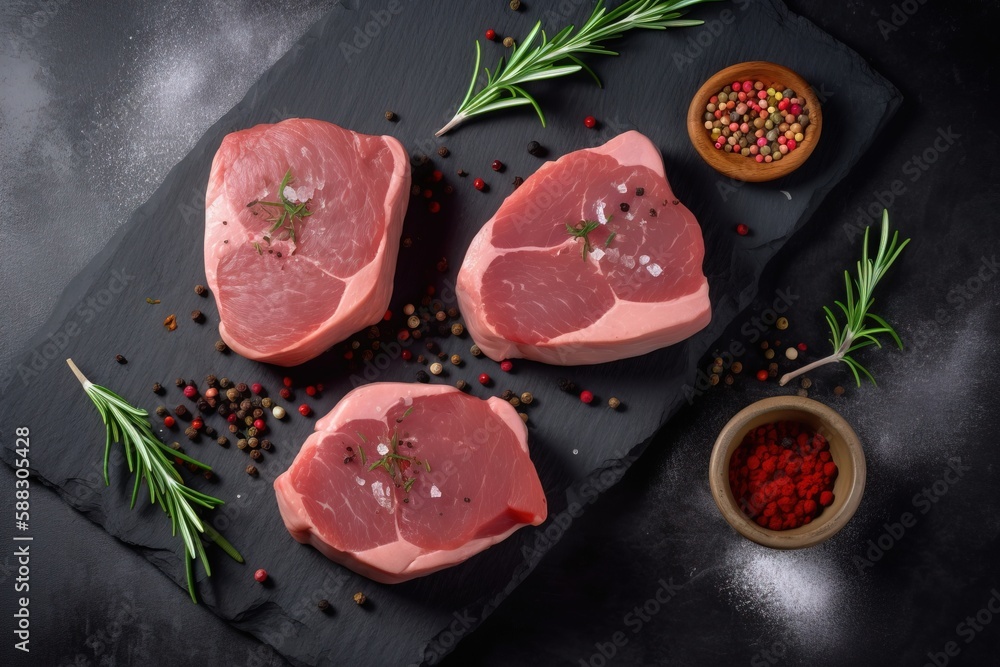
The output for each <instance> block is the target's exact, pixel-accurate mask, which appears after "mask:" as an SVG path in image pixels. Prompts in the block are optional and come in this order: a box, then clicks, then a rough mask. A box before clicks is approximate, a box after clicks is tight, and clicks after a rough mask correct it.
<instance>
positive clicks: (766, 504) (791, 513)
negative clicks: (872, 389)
mask: <svg viewBox="0 0 1000 667" xmlns="http://www.w3.org/2000/svg"><path fill="white" fill-rule="evenodd" d="M709 486H710V487H711V490H712V497H713V498H714V499H715V503H716V505H718V507H719V510H720V511H721V512H722V516H723V517H725V519H726V521H728V522H729V525H731V526H732V527H733V528H734V529H736V531H737V532H739V533H740V534H742V535H743V536H744V537H747V538H749V539H751V540H753V541H754V542H757V543H758V544H763V545H764V546H768V547H773V548H776V549H799V548H802V547H809V546H813V545H816V544H819V543H820V542H823V541H825V540H827V539H829V538H830V537H832V536H833V535H834V534H835V533H837V531H839V530H840V529H841V528H843V527H844V526H845V525H846V524H847V522H848V521H849V520H850V519H851V517H852V516H854V513H855V511H856V510H857V509H858V505H860V503H861V496H862V495H863V494H864V488H865V457H864V452H863V451H862V449H861V441H860V440H859V439H858V436H857V434H856V433H855V432H854V429H852V428H851V426H850V424H848V423H847V422H846V421H845V420H844V418H843V417H841V416H840V415H839V414H837V412H836V411H834V410H833V409H831V408H829V407H827V406H825V405H823V404H822V403H819V402H818V401H814V400H811V399H808V398H802V397H799V396H777V397H773V398H766V399H764V400H761V401H757V402H756V403H753V404H752V405H750V406H748V407H746V408H744V409H743V410H741V411H740V412H738V413H737V414H736V416H734V417H733V418H732V419H731V420H729V423H727V424H726V425H725V427H724V428H723V429H722V432H721V433H719V437H718V438H717V439H716V441H715V447H714V449H713V450H712V458H711V463H710V464H709Z"/></svg>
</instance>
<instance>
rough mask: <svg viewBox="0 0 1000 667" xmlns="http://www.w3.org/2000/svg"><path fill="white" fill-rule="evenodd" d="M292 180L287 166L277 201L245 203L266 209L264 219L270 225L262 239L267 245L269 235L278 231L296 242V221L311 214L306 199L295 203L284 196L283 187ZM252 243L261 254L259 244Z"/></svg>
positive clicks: (251, 206)
mask: <svg viewBox="0 0 1000 667" xmlns="http://www.w3.org/2000/svg"><path fill="white" fill-rule="evenodd" d="M292 180H293V179H292V170H291V168H289V169H288V171H286V172H285V176H284V178H282V179H281V184H280V185H279V186H278V201H261V200H257V201H252V202H250V203H249V204H247V206H248V207H249V208H253V207H254V206H261V207H264V208H266V209H268V211H267V212H268V217H266V218H265V220H267V222H270V223H271V226H270V228H268V230H267V234H268V236H265V237H264V239H265V240H266V241H267V243H268V244H269V245H270V243H271V237H270V235H272V234H274V233H275V232H278V231H284V232H285V239H287V240H289V241H291V242H292V243H298V240H297V234H298V229H297V227H296V223H299V222H302V220H303V219H304V218H307V217H309V216H310V215H312V211H310V210H309V209H308V208H307V207H308V205H309V202H308V201H304V202H299V203H298V204H296V203H294V202H293V201H291V200H290V199H288V197H286V196H285V188H286V187H288V185H289V184H290V183H291V182H292ZM254 245H255V246H257V252H258V253H260V254H263V253H262V252H261V250H260V245H259V244H257V243H255V244H254ZM292 252H294V250H293V251H292Z"/></svg>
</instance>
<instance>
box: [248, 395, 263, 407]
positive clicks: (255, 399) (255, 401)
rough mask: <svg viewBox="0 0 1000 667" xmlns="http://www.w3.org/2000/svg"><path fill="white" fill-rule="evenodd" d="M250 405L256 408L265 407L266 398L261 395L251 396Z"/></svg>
mask: <svg viewBox="0 0 1000 667" xmlns="http://www.w3.org/2000/svg"><path fill="white" fill-rule="evenodd" d="M250 405H252V406H253V407H255V408H261V407H264V400H263V399H262V398H261V397H260V396H251V397H250Z"/></svg>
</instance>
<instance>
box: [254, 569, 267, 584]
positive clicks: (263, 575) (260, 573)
mask: <svg viewBox="0 0 1000 667" xmlns="http://www.w3.org/2000/svg"><path fill="white" fill-rule="evenodd" d="M253 578H254V581H256V582H257V583H258V584H262V583H264V582H265V581H267V570H265V569H264V568H261V569H259V570H257V571H256V572H254V573H253Z"/></svg>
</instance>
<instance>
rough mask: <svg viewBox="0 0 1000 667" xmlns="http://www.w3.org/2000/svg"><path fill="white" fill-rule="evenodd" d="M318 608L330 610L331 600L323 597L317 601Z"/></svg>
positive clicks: (323, 610)
mask: <svg viewBox="0 0 1000 667" xmlns="http://www.w3.org/2000/svg"><path fill="white" fill-rule="evenodd" d="M316 608H317V609H319V610H320V611H322V612H327V611H329V610H330V601H329V600H326V599H323V600H320V601H319V602H317V603H316Z"/></svg>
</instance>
